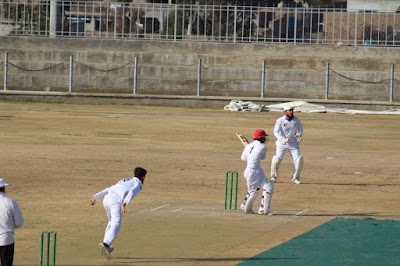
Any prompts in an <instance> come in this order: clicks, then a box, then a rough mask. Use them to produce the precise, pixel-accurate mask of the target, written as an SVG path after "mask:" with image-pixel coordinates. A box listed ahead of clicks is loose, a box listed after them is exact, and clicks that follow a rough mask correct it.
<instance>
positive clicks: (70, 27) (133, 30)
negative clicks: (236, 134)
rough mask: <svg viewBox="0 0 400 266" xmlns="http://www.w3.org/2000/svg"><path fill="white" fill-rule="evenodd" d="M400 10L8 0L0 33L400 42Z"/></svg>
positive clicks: (0, 20)
mask: <svg viewBox="0 0 400 266" xmlns="http://www.w3.org/2000/svg"><path fill="white" fill-rule="evenodd" d="M399 27H400V13H395V12H368V11H362V12H347V10H346V9H332V8H330V9H328V8H326V9H322V8H318V9H316V8H298V7H296V8H278V7H261V6H229V5H228V6H226V5H186V4H157V3H136V2H134V3H117V2H95V1H90V2H83V1H82V2H80V1H55V0H47V1H46V0H43V1H32V0H18V1H14V0H3V1H2V2H1V4H0V35H13V36H50V37H57V38H61V37H77V38H102V39H106V38H112V39H138V38H140V39H157V40H166V41H182V40H196V41H207V42H229V43H236V42H256V43H294V44H335V45H351V46H357V45H372V46H400V31H398V29H399Z"/></svg>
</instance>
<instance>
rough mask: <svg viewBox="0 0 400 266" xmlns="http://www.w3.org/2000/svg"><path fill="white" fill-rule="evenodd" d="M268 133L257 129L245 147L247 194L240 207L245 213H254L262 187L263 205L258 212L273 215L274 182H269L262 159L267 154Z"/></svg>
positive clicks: (243, 157)
mask: <svg viewBox="0 0 400 266" xmlns="http://www.w3.org/2000/svg"><path fill="white" fill-rule="evenodd" d="M267 137H268V134H267V133H265V131H264V130H263V129H257V130H255V131H254V133H253V141H252V142H251V143H249V144H246V146H245V147H244V149H243V152H242V155H241V160H242V161H246V162H247V164H246V169H245V170H244V177H245V179H246V182H247V195H246V197H245V199H244V201H243V203H242V204H241V205H240V208H241V209H242V210H243V211H244V212H245V213H253V210H252V208H253V204H254V201H255V200H256V198H257V194H258V191H259V189H260V188H262V191H263V192H262V198H261V205H260V207H259V209H258V214H267V215H272V214H273V213H272V212H271V210H270V205H271V199H272V193H273V190H274V187H273V185H274V183H273V182H268V179H267V176H266V175H265V174H264V171H263V170H262V168H261V160H264V159H265V158H266V156H267V147H266V145H265V143H266V142H268V138H267Z"/></svg>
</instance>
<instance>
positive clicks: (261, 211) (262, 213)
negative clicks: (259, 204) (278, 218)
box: [258, 209, 275, 215]
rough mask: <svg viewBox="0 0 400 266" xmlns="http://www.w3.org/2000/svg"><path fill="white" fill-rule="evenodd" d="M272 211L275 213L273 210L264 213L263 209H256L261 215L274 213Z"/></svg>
mask: <svg viewBox="0 0 400 266" xmlns="http://www.w3.org/2000/svg"><path fill="white" fill-rule="evenodd" d="M274 213H275V212H271V211H269V212H267V213H264V210H263V209H259V210H258V214H261V215H274Z"/></svg>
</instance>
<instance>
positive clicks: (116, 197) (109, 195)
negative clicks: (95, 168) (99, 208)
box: [93, 177, 143, 246]
mask: <svg viewBox="0 0 400 266" xmlns="http://www.w3.org/2000/svg"><path fill="white" fill-rule="evenodd" d="M142 185H143V184H142V181H140V179H139V178H137V177H129V178H125V179H122V180H120V181H118V183H116V184H115V185H113V186H111V187H108V188H106V189H104V190H102V191H100V192H98V193H96V194H94V195H93V198H94V199H96V200H98V199H100V198H102V197H104V199H103V205H104V209H105V210H106V213H107V217H108V224H107V227H106V231H105V234H104V240H103V243H106V244H108V245H109V246H111V244H112V243H113V241H114V239H115V237H116V236H117V235H118V232H119V229H120V227H121V222H122V213H121V205H122V204H124V203H125V204H126V205H128V204H129V202H130V201H131V200H132V199H133V198H134V197H136V196H137V195H138V194H139V193H140V191H141V190H142Z"/></svg>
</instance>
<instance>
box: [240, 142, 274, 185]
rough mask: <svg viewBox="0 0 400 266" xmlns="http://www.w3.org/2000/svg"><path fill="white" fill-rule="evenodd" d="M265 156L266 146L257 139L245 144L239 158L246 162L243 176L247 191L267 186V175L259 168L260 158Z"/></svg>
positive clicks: (262, 158)
mask: <svg viewBox="0 0 400 266" xmlns="http://www.w3.org/2000/svg"><path fill="white" fill-rule="evenodd" d="M266 156H267V147H266V146H265V144H264V143H261V142H260V141H258V140H254V141H253V142H251V143H249V144H247V145H246V146H245V147H244V149H243V152H242V155H241V160H242V161H246V162H247V165H246V169H245V170H244V177H245V179H246V181H247V191H248V192H249V193H250V192H252V191H253V192H254V191H257V189H258V188H259V187H262V188H263V189H266V188H267V185H268V180H267V176H266V175H265V173H264V171H263V170H262V168H261V160H264V159H265V158H266Z"/></svg>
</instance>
